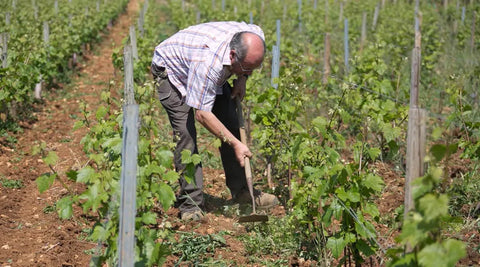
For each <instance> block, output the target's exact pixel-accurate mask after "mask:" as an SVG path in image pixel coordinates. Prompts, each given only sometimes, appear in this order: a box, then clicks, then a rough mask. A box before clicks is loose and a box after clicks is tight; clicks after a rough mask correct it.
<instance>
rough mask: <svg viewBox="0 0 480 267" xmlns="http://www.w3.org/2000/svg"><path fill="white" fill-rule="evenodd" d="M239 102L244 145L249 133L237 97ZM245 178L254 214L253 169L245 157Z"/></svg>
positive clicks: (241, 139) (238, 112)
mask: <svg viewBox="0 0 480 267" xmlns="http://www.w3.org/2000/svg"><path fill="white" fill-rule="evenodd" d="M235 99H236V102H237V116H238V125H239V127H240V141H242V143H243V144H245V145H246V144H247V133H246V131H245V121H244V119H243V110H242V102H240V99H239V98H238V97H237V98H235ZM244 163H245V164H244V165H245V177H246V178H247V186H248V191H249V192H250V196H251V197H252V206H253V213H256V210H255V197H254V195H253V181H252V168H251V166H250V158H248V157H245V162H244Z"/></svg>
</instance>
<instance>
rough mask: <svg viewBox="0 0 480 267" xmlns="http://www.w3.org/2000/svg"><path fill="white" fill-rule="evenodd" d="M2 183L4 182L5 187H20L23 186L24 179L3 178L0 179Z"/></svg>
mask: <svg viewBox="0 0 480 267" xmlns="http://www.w3.org/2000/svg"><path fill="white" fill-rule="evenodd" d="M0 184H2V186H3V187H5V188H10V189H20V188H22V187H23V181H22V180H10V179H5V178H2V179H0Z"/></svg>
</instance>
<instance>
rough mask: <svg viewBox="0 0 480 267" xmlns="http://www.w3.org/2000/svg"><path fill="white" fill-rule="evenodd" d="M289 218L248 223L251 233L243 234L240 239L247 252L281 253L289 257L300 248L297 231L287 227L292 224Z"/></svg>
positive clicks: (260, 253) (258, 253)
mask: <svg viewBox="0 0 480 267" xmlns="http://www.w3.org/2000/svg"><path fill="white" fill-rule="evenodd" d="M287 220H288V219H287V218H279V219H275V218H274V219H273V220H270V221H269V222H268V223H262V224H252V225H247V230H249V233H247V234H246V235H242V236H240V237H239V239H240V240H241V241H242V242H243V243H244V245H245V251H246V253H247V254H249V255H252V256H255V255H258V256H259V257H262V255H281V257H282V258H283V259H288V257H289V256H291V255H294V254H295V252H296V250H297V249H298V245H297V242H296V240H297V238H296V237H295V231H294V229H293V227H292V229H287V228H288V227H289V226H290V225H291V224H290V223H288V222H287Z"/></svg>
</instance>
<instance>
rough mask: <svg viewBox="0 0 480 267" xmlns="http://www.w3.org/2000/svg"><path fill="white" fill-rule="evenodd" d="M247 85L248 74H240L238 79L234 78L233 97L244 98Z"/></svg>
mask: <svg viewBox="0 0 480 267" xmlns="http://www.w3.org/2000/svg"><path fill="white" fill-rule="evenodd" d="M246 87H247V77H246V76H243V75H242V76H239V77H238V78H237V79H235V80H233V88H232V92H231V97H232V99H233V98H235V97H238V98H239V99H243V97H245V91H246Z"/></svg>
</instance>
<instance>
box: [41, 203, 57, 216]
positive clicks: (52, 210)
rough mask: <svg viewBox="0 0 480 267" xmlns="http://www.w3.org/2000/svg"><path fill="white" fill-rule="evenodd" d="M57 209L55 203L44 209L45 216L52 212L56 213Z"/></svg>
mask: <svg viewBox="0 0 480 267" xmlns="http://www.w3.org/2000/svg"><path fill="white" fill-rule="evenodd" d="M56 209H57V207H56V204H55V203H53V205H48V206H46V207H45V208H43V213H45V214H48V213H52V212H55V211H56Z"/></svg>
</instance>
